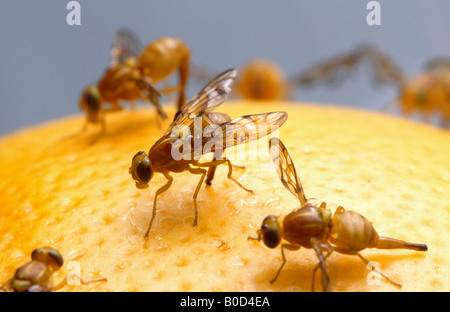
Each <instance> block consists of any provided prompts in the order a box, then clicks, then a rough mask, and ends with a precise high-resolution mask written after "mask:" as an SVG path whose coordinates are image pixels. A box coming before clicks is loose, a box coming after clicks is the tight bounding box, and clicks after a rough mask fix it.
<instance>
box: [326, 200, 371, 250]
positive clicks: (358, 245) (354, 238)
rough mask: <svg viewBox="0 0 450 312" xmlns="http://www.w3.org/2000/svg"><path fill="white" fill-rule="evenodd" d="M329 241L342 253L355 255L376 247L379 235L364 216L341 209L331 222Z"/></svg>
mask: <svg viewBox="0 0 450 312" xmlns="http://www.w3.org/2000/svg"><path fill="white" fill-rule="evenodd" d="M328 240H329V242H330V243H332V244H333V245H335V246H336V248H337V249H338V251H339V252H340V253H348V254H354V253H357V252H358V251H360V250H363V249H365V248H370V247H375V246H376V245H377V242H378V233H377V231H376V230H375V228H374V227H373V226H372V224H371V223H370V222H369V220H367V219H366V218H364V217H363V216H362V215H360V214H359V213H356V212H353V211H345V210H344V208H342V207H340V208H338V210H336V212H335V214H334V216H333V219H332V221H331V229H330V232H329V237H328Z"/></svg>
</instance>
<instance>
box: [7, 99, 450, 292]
mask: <svg viewBox="0 0 450 312" xmlns="http://www.w3.org/2000/svg"><path fill="white" fill-rule="evenodd" d="M166 110H167V112H168V113H169V115H173V113H174V111H173V109H171V107H169V106H166ZM275 110H282V111H286V112H287V113H288V114H289V117H288V119H287V121H286V123H285V124H284V125H283V126H282V127H281V128H280V130H279V136H280V139H281V140H282V141H283V142H284V144H285V145H286V147H287V148H288V150H289V153H290V154H291V157H292V158H293V160H294V162H295V166H296V168H297V172H298V174H299V176H300V179H301V181H302V184H303V187H304V190H305V193H306V196H307V197H308V198H316V199H317V201H320V202H321V201H325V202H327V203H328V204H329V205H330V208H331V209H332V210H333V212H334V209H335V208H336V207H337V206H338V205H341V206H343V207H344V208H345V209H347V210H353V211H356V212H358V213H361V214H362V215H364V216H365V217H366V218H367V219H368V220H370V221H371V222H372V223H373V225H374V227H375V228H376V229H377V231H378V233H379V234H380V235H382V236H389V237H394V238H398V239H402V240H406V241H411V242H415V243H426V244H427V245H428V251H427V252H417V251H411V250H379V249H367V250H364V251H362V252H361V253H362V255H364V256H365V257H366V258H367V259H368V260H370V261H375V262H373V263H374V264H375V265H378V268H379V269H380V270H381V271H382V272H383V273H384V274H386V275H387V276H389V277H390V278H391V279H392V280H394V281H396V282H398V283H401V284H402V288H401V290H402V291H450V275H449V274H450V273H449V272H450V271H449V267H448V262H449V259H450V201H449V195H450V133H449V132H448V131H445V130H441V129H436V128H433V127H431V126H428V125H424V124H416V123H413V122H410V121H408V120H404V119H400V118H396V117H391V116H386V115H382V114H377V113H369V112H365V111H360V110H355V109H344V108H338V107H333V106H326V105H314V104H309V103H288V102H268V103H256V102H247V101H239V100H236V101H227V102H226V103H224V104H223V105H222V106H221V107H220V108H219V109H218V111H220V112H225V113H228V114H229V115H230V116H231V117H232V118H235V117H238V116H240V115H244V114H253V113H263V112H269V111H275ZM83 122H84V116H81V115H77V116H70V117H67V118H64V119H61V120H55V121H52V122H48V123H45V124H42V125H38V126H34V127H31V128H27V129H23V130H21V131H18V132H16V133H13V134H10V135H8V136H5V137H3V138H1V139H0V233H1V235H0V280H6V279H8V278H9V277H10V276H11V275H12V274H13V273H14V270H15V268H17V267H18V266H20V265H22V264H23V263H25V262H27V261H28V260H29V259H30V253H31V251H32V250H33V249H34V248H36V247H40V246H52V247H54V248H56V249H58V250H59V251H60V252H61V253H62V255H63V257H64V260H65V264H64V266H63V267H62V269H61V270H60V271H58V272H57V273H56V274H55V276H54V278H55V282H56V283H58V282H59V281H60V280H61V279H63V278H64V277H65V276H66V274H68V273H70V272H73V271H74V270H75V272H79V273H80V274H81V276H82V277H83V278H84V279H85V280H88V279H95V278H101V277H106V278H107V279H108V281H107V282H104V283H96V284H90V285H86V286H81V285H80V286H77V285H72V286H70V285H69V286H66V287H64V288H62V289H61V290H62V291H87V290H92V291H310V290H311V281H312V269H313V268H314V266H315V265H316V263H317V258H316V256H315V254H314V252H313V251H312V250H311V249H303V248H302V249H300V250H298V251H289V250H288V251H286V257H287V263H286V265H285V267H284V269H283V271H282V272H281V274H280V276H279V278H278V280H277V281H276V282H275V283H273V284H271V283H269V280H270V279H272V278H273V277H274V275H275V274H276V272H277V270H278V268H279V266H280V264H281V260H282V259H281V252H280V247H278V248H276V249H269V248H267V247H266V246H264V244H263V243H262V242H261V243H258V242H256V241H250V240H248V239H247V237H248V236H256V231H257V229H258V228H259V227H260V226H261V222H262V220H263V219H264V217H265V216H267V215H268V214H280V215H285V214H287V213H289V212H290V211H292V210H293V209H295V208H297V207H298V205H299V203H298V200H297V199H296V198H295V197H294V196H292V194H291V193H289V192H288V191H287V190H286V189H285V188H284V187H283V185H282V184H281V182H280V180H279V178H278V176H277V174H276V172H275V169H274V166H273V164H272V162H271V160H270V159H269V157H268V155H269V154H268V151H267V149H264V148H263V149H261V151H260V152H259V153H257V155H256V158H255V155H253V154H252V152H250V153H249V154H247V156H246V157H244V159H242V157H239V156H242V152H240V153H239V152H237V153H236V154H235V155H234V156H236V157H234V158H233V157H232V156H233V154H232V153H231V154H230V158H231V159H232V162H233V164H235V165H238V166H245V169H239V168H234V169H233V176H234V177H235V178H236V179H238V181H240V182H241V183H242V184H243V185H244V186H246V187H248V188H250V189H253V190H254V194H253V195H252V194H250V193H247V192H245V191H244V190H243V189H241V188H240V187H238V186H237V185H236V184H235V183H233V182H232V181H231V180H229V179H227V177H226V175H227V166H220V167H219V168H218V170H217V172H216V175H215V178H214V180H213V182H212V185H211V186H209V187H206V186H205V185H203V186H202V188H201V190H200V192H199V195H198V205H199V219H198V223H199V225H198V226H197V227H193V226H192V224H193V219H194V205H193V201H192V196H193V194H194V190H195V187H196V185H197V183H198V180H199V176H198V175H192V174H190V173H188V172H183V173H177V174H173V175H172V176H173V177H174V183H173V185H172V187H171V188H170V189H169V190H168V191H167V192H165V193H163V194H162V195H160V196H159V197H158V201H157V206H158V210H157V214H156V219H155V222H154V224H153V228H152V230H151V232H150V236H149V238H148V239H147V240H145V239H144V233H145V230H146V229H147V225H148V222H149V220H150V217H151V211H152V205H153V198H154V194H155V191H156V190H157V189H158V188H159V187H161V186H162V185H163V184H164V183H165V181H166V180H165V178H164V176H163V175H162V174H159V173H155V175H154V177H153V179H152V181H151V182H150V185H149V188H147V189H144V190H140V189H137V188H136V187H135V184H134V181H133V180H132V178H131V176H130V174H129V172H128V168H129V167H130V164H131V159H132V157H133V155H134V154H135V153H136V152H137V151H140V150H144V151H146V152H148V150H149V148H150V147H151V146H152V144H153V143H154V142H155V141H156V140H157V139H158V138H159V137H160V136H161V135H162V134H163V132H164V130H165V128H166V127H167V123H165V124H163V125H162V126H161V127H158V124H157V122H156V119H155V111H154V109H153V108H150V107H149V108H138V109H135V110H124V111H122V112H118V113H111V114H109V115H107V116H106V123H107V128H106V133H105V134H104V135H103V136H102V137H101V138H100V139H99V140H98V141H97V142H96V143H95V144H90V142H91V139H92V138H93V137H95V135H96V134H97V133H98V131H99V128H98V127H95V126H90V127H89V128H88V130H87V131H86V132H84V133H82V134H79V135H77V136H74V137H70V138H65V137H67V136H68V135H70V134H71V133H74V132H77V131H78V130H79V129H81V127H82V125H83ZM266 142H267V139H262V141H261V144H262V145H261V146H263V147H264V145H263V143H266ZM231 151H233V150H230V151H229V153H230V152H231ZM327 269H328V272H329V276H330V280H331V282H330V286H331V288H332V290H334V291H398V289H397V288H395V287H394V286H392V285H391V284H389V283H386V282H385V281H384V280H383V279H382V278H378V277H377V276H374V275H373V273H371V271H370V270H369V269H368V268H366V265H365V264H364V263H363V262H362V261H361V260H360V259H359V258H358V257H356V256H351V255H342V254H338V253H333V254H332V255H331V256H330V257H329V258H328V259H327ZM77 270H78V271H77ZM319 275H320V274H318V276H317V279H316V289H317V290H320V289H321V285H320V279H319Z"/></svg>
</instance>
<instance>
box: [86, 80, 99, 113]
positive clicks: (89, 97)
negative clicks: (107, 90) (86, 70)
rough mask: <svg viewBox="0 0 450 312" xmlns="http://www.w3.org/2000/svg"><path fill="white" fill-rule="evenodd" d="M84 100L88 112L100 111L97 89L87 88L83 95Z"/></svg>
mask: <svg viewBox="0 0 450 312" xmlns="http://www.w3.org/2000/svg"><path fill="white" fill-rule="evenodd" d="M84 100H85V101H86V104H87V107H88V109H89V110H90V111H99V110H100V102H101V101H100V93H99V92H98V89H97V87H94V86H91V87H88V88H87V90H86V92H85V95H84Z"/></svg>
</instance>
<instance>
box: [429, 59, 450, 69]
mask: <svg viewBox="0 0 450 312" xmlns="http://www.w3.org/2000/svg"><path fill="white" fill-rule="evenodd" d="M425 68H426V70H427V71H436V70H441V69H442V70H450V58H448V57H436V58H433V59H431V60H430V61H429V62H428V63H427V64H426V66H425Z"/></svg>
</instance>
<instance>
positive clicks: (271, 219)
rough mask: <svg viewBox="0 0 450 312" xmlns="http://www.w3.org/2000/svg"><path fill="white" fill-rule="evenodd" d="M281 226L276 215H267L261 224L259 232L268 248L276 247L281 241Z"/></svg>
mask: <svg viewBox="0 0 450 312" xmlns="http://www.w3.org/2000/svg"><path fill="white" fill-rule="evenodd" d="M280 232H281V227H280V224H279V223H278V220H277V217H276V216H274V215H270V216H267V217H266V218H265V219H264V221H263V224H262V225H261V234H262V239H263V242H264V244H265V245H266V246H267V247H269V248H275V247H277V246H278V245H279V244H280V242H281V233H280Z"/></svg>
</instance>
